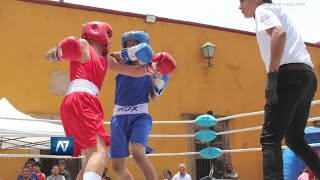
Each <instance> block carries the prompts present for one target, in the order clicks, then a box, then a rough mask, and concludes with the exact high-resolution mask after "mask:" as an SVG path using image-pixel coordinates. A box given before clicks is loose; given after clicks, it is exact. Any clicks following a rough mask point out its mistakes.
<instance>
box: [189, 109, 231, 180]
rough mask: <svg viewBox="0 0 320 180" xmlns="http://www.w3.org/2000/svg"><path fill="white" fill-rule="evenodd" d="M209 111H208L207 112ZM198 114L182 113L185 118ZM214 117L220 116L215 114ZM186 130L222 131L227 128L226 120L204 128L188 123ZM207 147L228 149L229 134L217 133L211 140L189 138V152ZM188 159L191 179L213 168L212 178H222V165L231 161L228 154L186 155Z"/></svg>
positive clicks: (191, 131)
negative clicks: (204, 156)
mask: <svg viewBox="0 0 320 180" xmlns="http://www.w3.org/2000/svg"><path fill="white" fill-rule="evenodd" d="M209 113H210V112H208V114H209ZM199 115H200V114H183V117H184V118H186V119H195V118H196V117H198V116H199ZM215 117H216V118H219V117H222V116H215ZM188 126H189V127H188V132H189V133H191V134H194V133H196V132H198V131H201V130H213V131H215V132H217V133H218V132H223V131H227V130H228V129H229V127H228V121H221V122H219V123H217V124H216V125H215V126H213V127H210V128H206V127H199V126H196V125H194V124H189V125H188ZM207 147H217V148H220V149H222V150H223V149H230V145H229V135H218V136H217V137H216V139H214V140H212V141H211V142H205V143H204V142H201V141H199V140H196V139H191V140H190V141H189V151H190V152H194V151H196V152H199V151H201V150H202V149H205V148H207ZM188 160H189V162H190V163H189V168H188V169H190V170H192V171H191V172H190V174H191V175H192V178H193V179H200V178H202V177H204V176H208V175H209V173H210V170H211V169H212V168H213V171H214V172H213V177H214V178H222V176H223V173H224V167H225V165H226V164H228V163H230V162H231V157H230V154H223V155H222V156H221V157H218V158H216V159H205V158H202V157H201V156H190V157H188Z"/></svg>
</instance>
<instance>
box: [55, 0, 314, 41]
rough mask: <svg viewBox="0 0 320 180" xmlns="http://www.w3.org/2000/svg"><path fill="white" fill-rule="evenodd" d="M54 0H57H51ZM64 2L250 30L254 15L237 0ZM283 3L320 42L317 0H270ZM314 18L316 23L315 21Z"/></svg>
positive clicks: (304, 33) (303, 31)
mask: <svg viewBox="0 0 320 180" xmlns="http://www.w3.org/2000/svg"><path fill="white" fill-rule="evenodd" d="M55 1H57V0H55ZM64 1H65V2H68V3H73V4H81V5H88V6H93V7H99V8H105V9H112V10H118V11H125V12H132V13H137V14H151V15H155V16H158V17H165V18H169V19H175V20H183V21H190V22H197V23H201V24H208V25H213V26H219V27H226V28H232V29H238V30H244V31H249V32H254V30H255V23H254V19H253V18H250V19H245V18H244V17H243V15H242V13H241V11H240V10H239V0H197V1H194V0H64ZM273 2H274V4H276V5H279V6H281V7H283V8H284V9H285V10H286V11H287V12H288V14H289V15H290V16H291V19H292V20H293V22H294V23H295V24H296V25H297V26H298V29H299V31H300V32H301V35H302V38H303V40H304V41H305V42H309V43H316V42H320V23H319V22H320V20H319V19H320V0H273ZM317 22H318V23H317Z"/></svg>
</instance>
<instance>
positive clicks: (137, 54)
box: [120, 43, 154, 66]
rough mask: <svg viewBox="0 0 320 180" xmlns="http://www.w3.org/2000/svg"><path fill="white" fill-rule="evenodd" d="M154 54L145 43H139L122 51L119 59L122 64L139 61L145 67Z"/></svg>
mask: <svg viewBox="0 0 320 180" xmlns="http://www.w3.org/2000/svg"><path fill="white" fill-rule="evenodd" d="M153 55H154V53H153V50H152V49H151V47H150V46H149V45H148V44H147V43H140V44H138V45H135V46H132V47H130V48H126V49H123V50H122V51H121V53H120V57H121V59H122V60H123V61H124V62H133V61H139V62H140V64H141V65H144V66H145V65H147V64H149V62H150V61H151V59H152V57H153Z"/></svg>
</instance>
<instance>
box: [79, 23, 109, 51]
mask: <svg viewBox="0 0 320 180" xmlns="http://www.w3.org/2000/svg"><path fill="white" fill-rule="evenodd" d="M112 34H113V33H112V27H111V26H110V25H109V24H107V23H104V22H99V21H92V22H88V23H86V24H83V25H82V26H81V38H83V39H93V40H95V41H97V42H98V43H100V44H102V45H103V48H102V50H103V54H104V55H106V54H107V53H108V52H107V47H108V45H109V44H110V38H111V37H112Z"/></svg>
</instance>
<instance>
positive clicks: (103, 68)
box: [70, 45, 108, 90]
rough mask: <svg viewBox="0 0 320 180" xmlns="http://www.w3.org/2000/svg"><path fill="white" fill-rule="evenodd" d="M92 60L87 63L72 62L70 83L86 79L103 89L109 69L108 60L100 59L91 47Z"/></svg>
mask: <svg viewBox="0 0 320 180" xmlns="http://www.w3.org/2000/svg"><path fill="white" fill-rule="evenodd" d="M89 48H90V54H91V60H90V61H88V62H86V63H80V62H78V61H70V81H73V80H74V79H86V80H89V81H91V82H92V83H94V84H95V85H96V86H97V87H98V88H99V90H100V89H101V86H102V83H103V80H104V77H105V75H106V72H107V69H108V62H107V58H106V57H104V58H102V59H100V58H99V56H98V54H97V52H96V50H95V49H94V48H93V47H92V46H91V45H90V47H89Z"/></svg>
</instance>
